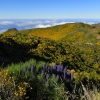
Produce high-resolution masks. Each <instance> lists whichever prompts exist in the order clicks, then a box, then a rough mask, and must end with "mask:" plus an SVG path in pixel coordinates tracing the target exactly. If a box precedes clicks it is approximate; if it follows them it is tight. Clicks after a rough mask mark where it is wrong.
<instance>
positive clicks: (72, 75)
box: [71, 72, 74, 80]
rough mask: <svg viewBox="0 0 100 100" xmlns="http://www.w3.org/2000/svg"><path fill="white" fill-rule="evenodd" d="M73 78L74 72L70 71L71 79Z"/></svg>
mask: <svg viewBox="0 0 100 100" xmlns="http://www.w3.org/2000/svg"><path fill="white" fill-rule="evenodd" d="M73 78H74V72H72V73H71V80H73Z"/></svg>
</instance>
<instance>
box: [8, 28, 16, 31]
mask: <svg viewBox="0 0 100 100" xmlns="http://www.w3.org/2000/svg"><path fill="white" fill-rule="evenodd" d="M7 31H18V30H17V29H16V28H9V29H8V30H7Z"/></svg>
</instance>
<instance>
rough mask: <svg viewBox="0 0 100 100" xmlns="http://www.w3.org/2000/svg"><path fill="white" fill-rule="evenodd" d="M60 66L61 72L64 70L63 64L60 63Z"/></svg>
mask: <svg viewBox="0 0 100 100" xmlns="http://www.w3.org/2000/svg"><path fill="white" fill-rule="evenodd" d="M59 68H60V72H62V71H63V65H62V64H60V65H59Z"/></svg>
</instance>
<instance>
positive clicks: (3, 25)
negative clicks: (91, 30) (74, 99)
mask: <svg viewBox="0 0 100 100" xmlns="http://www.w3.org/2000/svg"><path fill="white" fill-rule="evenodd" d="M75 22H84V23H87V24H95V23H100V20H79V19H65V20H64V19H63V20H60V19H59V20H53V19H52V20H50V19H48V20H45V19H39V20H38V19H37V20H36V19H32V20H31V19H27V20H24V19H23V20H0V33H2V32H4V31H6V30H7V29H9V28H17V29H18V30H23V29H31V28H46V27H51V26H55V25H62V24H66V23H75Z"/></svg>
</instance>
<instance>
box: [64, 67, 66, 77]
mask: <svg viewBox="0 0 100 100" xmlns="http://www.w3.org/2000/svg"><path fill="white" fill-rule="evenodd" d="M63 75H64V76H63V78H64V79H66V67H65V68H64V70H63Z"/></svg>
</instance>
